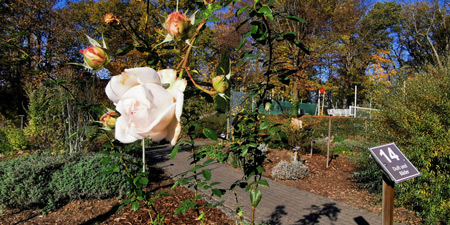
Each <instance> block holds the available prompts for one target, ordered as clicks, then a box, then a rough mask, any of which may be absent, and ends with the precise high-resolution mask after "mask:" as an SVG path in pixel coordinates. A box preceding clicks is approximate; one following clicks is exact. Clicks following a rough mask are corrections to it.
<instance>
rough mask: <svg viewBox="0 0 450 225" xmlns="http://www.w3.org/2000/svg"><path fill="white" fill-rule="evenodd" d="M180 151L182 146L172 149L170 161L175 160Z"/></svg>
mask: <svg viewBox="0 0 450 225" xmlns="http://www.w3.org/2000/svg"><path fill="white" fill-rule="evenodd" d="M179 150H180V146H179V145H177V146H175V147H173V148H172V152H171V153H170V159H171V160H173V159H174V158H175V156H176V155H177V153H178V151H179Z"/></svg>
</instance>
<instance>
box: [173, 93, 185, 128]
mask: <svg viewBox="0 0 450 225" xmlns="http://www.w3.org/2000/svg"><path fill="white" fill-rule="evenodd" d="M175 93H176V97H175V99H176V102H175V104H176V108H175V117H176V118H177V120H178V121H181V114H182V113H183V102H184V94H183V92H181V91H178V90H176V91H175Z"/></svg>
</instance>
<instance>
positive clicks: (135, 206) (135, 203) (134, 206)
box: [131, 202, 139, 212]
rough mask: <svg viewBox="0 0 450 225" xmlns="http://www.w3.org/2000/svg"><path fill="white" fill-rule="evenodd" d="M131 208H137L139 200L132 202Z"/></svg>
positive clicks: (135, 209)
mask: <svg viewBox="0 0 450 225" xmlns="http://www.w3.org/2000/svg"><path fill="white" fill-rule="evenodd" d="M131 208H132V209H133V210H134V211H135V212H136V211H138V209H139V202H133V204H131Z"/></svg>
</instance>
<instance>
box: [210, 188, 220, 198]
mask: <svg viewBox="0 0 450 225" xmlns="http://www.w3.org/2000/svg"><path fill="white" fill-rule="evenodd" d="M211 191H212V193H213V194H214V195H215V196H217V197H219V198H221V197H222V191H220V189H217V188H213V189H211Z"/></svg>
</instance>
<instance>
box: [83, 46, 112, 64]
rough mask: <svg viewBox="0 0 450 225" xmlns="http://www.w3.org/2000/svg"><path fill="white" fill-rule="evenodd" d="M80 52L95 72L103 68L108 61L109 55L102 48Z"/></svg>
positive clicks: (90, 47)
mask: <svg viewBox="0 0 450 225" xmlns="http://www.w3.org/2000/svg"><path fill="white" fill-rule="evenodd" d="M80 52H81V54H83V57H84V61H85V62H86V64H87V65H88V66H90V67H91V68H92V69H94V70H97V69H100V68H102V67H103V66H104V65H105V63H106V62H107V59H108V55H107V54H106V52H105V51H104V50H103V49H102V48H100V47H96V46H89V47H87V48H86V49H82V50H80Z"/></svg>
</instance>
